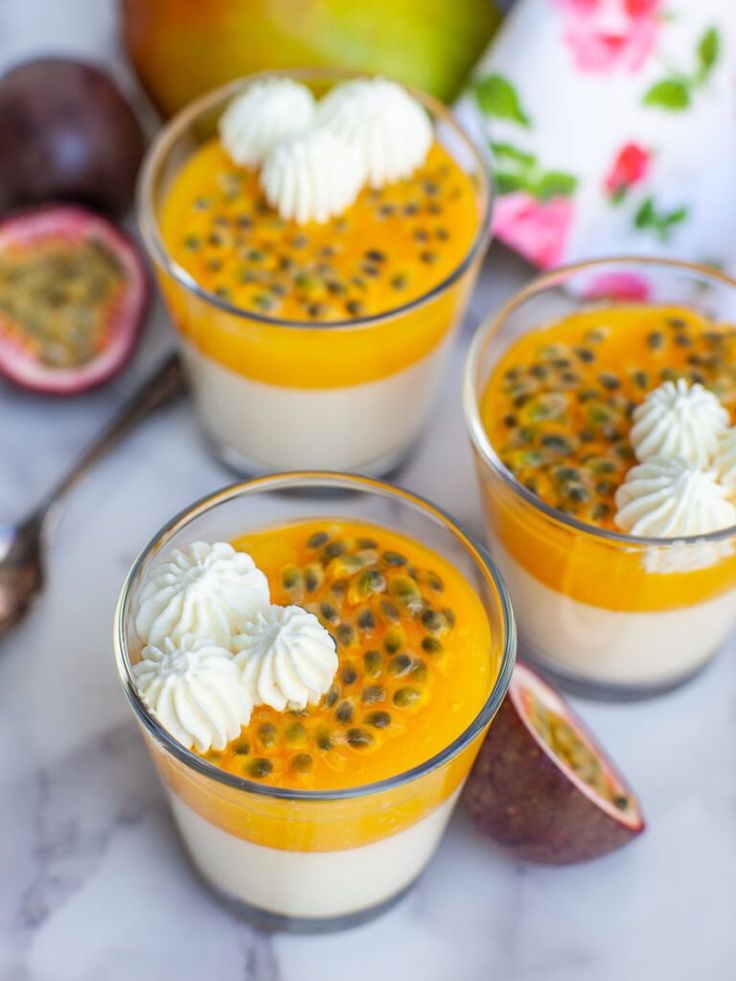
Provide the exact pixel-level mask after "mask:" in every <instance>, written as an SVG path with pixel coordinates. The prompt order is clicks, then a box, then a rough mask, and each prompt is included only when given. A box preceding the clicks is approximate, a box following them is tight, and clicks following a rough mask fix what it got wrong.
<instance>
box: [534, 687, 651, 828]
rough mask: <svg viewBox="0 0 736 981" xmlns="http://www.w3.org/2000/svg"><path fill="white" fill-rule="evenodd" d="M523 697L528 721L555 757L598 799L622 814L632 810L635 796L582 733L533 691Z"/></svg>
mask: <svg viewBox="0 0 736 981" xmlns="http://www.w3.org/2000/svg"><path fill="white" fill-rule="evenodd" d="M523 697H524V703H525V706H526V715H527V719H528V720H529V722H530V723H531V725H532V727H533V728H534V731H535V732H536V733H537V735H538V736H539V737H540V739H541V740H542V741H543V742H544V743H545V745H546V746H548V747H549V749H550V751H551V752H552V754H553V755H554V756H556V757H557V759H558V760H560V761H561V762H562V763H563V764H564V765H565V766H567V767H568V768H569V769H570V770H572V772H573V773H574V774H575V775H576V776H577V777H579V778H580V779H581V780H583V781H584V782H585V783H586V784H588V786H589V787H590V788H591V789H592V790H593V791H595V793H596V795H597V796H598V797H601V798H603V799H604V800H608V801H609V802H610V803H611V804H613V806H614V807H617V808H618V809H619V810H622V811H624V810H626V809H627V808H628V807H630V806H631V803H632V801H631V796H630V795H629V794H628V793H627V792H625V791H624V790H623V789H622V787H621V786H620V784H618V783H617V782H616V781H615V780H614V779H613V777H612V775H611V773H610V772H609V771H608V770H607V769H606V768H605V767H604V765H603V762H602V760H601V758H600V757H599V756H598V754H597V753H596V752H595V751H594V750H593V748H592V747H591V745H590V743H589V742H588V741H587V740H586V739H585V738H584V736H583V735H582V733H581V732H580V731H579V730H577V729H575V728H574V727H573V726H572V725H570V724H569V723H568V722H566V721H565V719H564V718H563V716H562V715H560V714H559V713H557V712H554V711H552V710H551V709H549V708H546V707H545V706H544V705H543V704H542V702H541V701H540V700H539V699H538V698H536V697H535V696H534V694H533V693H532V692H531V691H530V690H526V691H525V692H524V696H523Z"/></svg>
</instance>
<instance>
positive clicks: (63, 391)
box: [0, 205, 148, 395]
mask: <svg viewBox="0 0 736 981" xmlns="http://www.w3.org/2000/svg"><path fill="white" fill-rule="evenodd" d="M147 301H148V281H147V277H146V272H145V267H144V265H143V263H142V261H141V259H140V257H139V255H138V253H137V251H136V249H135V247H134V246H133V243H132V242H130V241H129V240H128V239H127V238H126V237H125V236H124V235H121V234H120V232H118V231H117V229H116V228H114V227H113V226H112V225H111V224H110V222H109V221H106V220H105V219H104V218H101V217H100V216H99V215H95V214H92V212H90V211H86V210H85V209H83V208H78V207H73V206H69V205H58V206H56V207H50V208H39V209H36V210H33V211H29V212H21V213H19V214H17V215H15V216H13V217H12V218H6V219H5V220H4V221H1V222H0V373H1V374H3V375H5V376H6V377H7V378H9V379H10V380H11V381H14V382H15V383H16V384H17V385H19V386H21V387H22V388H27V389H31V390H32V391H36V392H44V393H47V394H50V395H74V394H76V393H78V392H83V391H86V390H87V389H90V388H93V387H95V386H96V385H100V384H101V383H102V382H104V381H106V380H107V379H108V378H110V377H112V376H113V375H115V374H117V372H118V371H120V369H121V368H122V367H123V365H124V364H125V363H126V361H127V360H128V358H129V357H130V356H131V354H132V353H133V350H134V348H135V344H136V341H137V339H138V335H139V333H140V328H141V324H142V322H143V316H144V313H145V310H146V306H147Z"/></svg>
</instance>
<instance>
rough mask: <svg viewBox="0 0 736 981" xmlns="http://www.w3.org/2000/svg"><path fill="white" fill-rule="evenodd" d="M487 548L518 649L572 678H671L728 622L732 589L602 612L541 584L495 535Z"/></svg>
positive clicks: (715, 640)
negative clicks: (514, 623) (507, 601)
mask: <svg viewBox="0 0 736 981" xmlns="http://www.w3.org/2000/svg"><path fill="white" fill-rule="evenodd" d="M491 551H492V553H493V558H494V560H495V561H496V563H497V564H498V567H499V569H500V570H501V573H502V575H503V577H504V579H505V580H506V585H507V586H508V588H509V591H510V593H511V595H512V596H513V598H514V609H515V611H516V615H517V617H518V620H519V622H520V623H522V624H523V638H524V640H523V643H524V645H525V650H526V651H528V652H529V653H530V654H532V655H533V656H534V657H535V658H536V659H537V660H538V661H540V662H541V663H542V664H544V665H546V666H547V667H548V668H552V669H553V670H554V669H557V670H559V671H561V672H564V673H566V674H567V675H568V676H569V678H570V679H572V680H575V679H579V678H588V679H592V680H593V681H596V682H599V683H601V684H605V685H616V686H618V685H632V684H635V685H637V686H638V685H641V686H643V687H658V686H660V685H662V684H669V683H676V682H677V681H679V680H681V679H682V680H684V679H686V678H688V677H689V676H690V675H692V674H693V673H694V672H695V671H697V670H698V669H699V668H701V667H702V666H703V665H704V664H706V663H707V662H708V661H709V660H710V658H711V657H712V656H713V655H714V654H715V653H716V652H717V651H718V650H719V649H720V648H721V647H722V645H723V644H724V642H725V641H726V639H727V638H728V636H729V634H730V632H731V631H732V629H733V626H734V605H735V604H736V591H734V590H727V591H726V592H725V593H723V594H721V595H720V596H715V597H713V598H712V599H708V600H704V601H703V602H702V603H695V604H693V605H690V606H682V607H678V608H676V609H673V610H666V611H652V610H642V611H637V612H634V613H627V612H625V611H620V610H606V609H604V608H602V607H600V606H595V605H593V604H592V603H581V602H579V601H578V600H576V599H573V598H572V597H571V596H566V595H565V594H562V593H560V592H559V591H558V590H553V589H550V588H549V587H548V586H545V585H544V583H542V582H540V580H539V579H537V578H536V577H534V576H532V575H530V574H529V573H528V572H527V571H526V569H525V568H524V566H523V565H521V563H519V562H517V561H515V560H514V559H513V558H512V556H511V555H510V554H509V553H508V552H507V551H506V549H505V548H504V547H503V544H502V543H501V541H500V539H498V538H492V540H491ZM550 624H554V630H553V631H552V630H551V628H550ZM591 651H594V652H595V656H594V657H592V656H591Z"/></svg>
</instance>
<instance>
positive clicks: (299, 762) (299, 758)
mask: <svg viewBox="0 0 736 981" xmlns="http://www.w3.org/2000/svg"><path fill="white" fill-rule="evenodd" d="M291 768H292V770H293V771H294V773H300V774H305V773H311V772H312V770H313V769H314V760H313V759H312V757H311V756H310V755H309V753H298V754H297V755H296V756H295V757H294V758H293V760H292V761H291Z"/></svg>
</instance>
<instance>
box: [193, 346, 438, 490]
mask: <svg viewBox="0 0 736 981" xmlns="http://www.w3.org/2000/svg"><path fill="white" fill-rule="evenodd" d="M183 345H184V355H185V359H186V364H187V368H188V370H189V375H190V377H191V379H192V382H193V391H194V397H195V399H196V402H197V407H198V409H199V412H200V417H201V419H202V424H203V426H204V429H205V431H206V432H207V433H208V434H210V435H211V437H212V438H213V439H215V440H216V441H217V442H218V443H219V444H220V445H221V447H222V450H223V452H224V454H225V456H226V457H227V456H233V455H235V456H236V457H237V456H239V457H240V458H241V459H247V460H248V462H249V464H250V466H251V467H252V468H253V469H255V470H268V469H277V468H279V467H281V466H283V465H284V461H286V460H288V461H289V466H291V467H314V468H317V469H322V470H329V469H332V468H334V467H335V466H337V465H339V466H340V468H341V469H346V470H360V471H361V472H362V473H367V474H377V473H382V472H384V471H385V470H387V469H390V468H391V466H393V464H394V463H397V462H398V461H399V460H400V459H401V457H402V455H403V454H404V452H405V450H406V447H407V446H409V445H411V444H412V443H414V441H415V440H416V439H417V437H418V436H419V434H420V432H421V429H422V426H423V424H424V420H425V419H426V418H427V415H428V414H429V411H430V408H431V406H432V402H433V400H434V397H435V394H436V392H437V387H438V383H439V380H440V376H441V374H442V370H443V367H444V365H445V363H446V361H447V353H448V346H449V341H443V342H442V343H440V344H439V345H438V346H437V347H436V348H435V349H434V350H433V351H431V352H430V353H429V354H426V355H425V356H424V357H423V358H420V359H419V360H418V361H416V362H415V363H414V364H412V365H410V366H409V367H407V368H404V369H403V370H400V371H398V372H396V373H395V374H392V375H388V376H386V377H385V378H381V379H378V380H375V381H366V382H362V383H360V384H355V385H347V386H343V387H340V388H316V389H303V388H298V387H296V386H293V387H292V386H281V385H273V384H270V383H269V382H265V381H256V380H254V379H249V378H247V377H245V376H244V375H241V374H238V373H237V372H234V371H232V370H231V369H230V368H228V367H226V366H225V365H223V364H222V363H220V362H218V361H217V360H215V359H213V358H211V357H209V356H208V355H206V354H202V353H201V352H200V351H199V350H198V349H197V348H196V347H195V346H194V345H193V344H191V343H189V342H188V341H186V340H184V341H183ZM409 393H411V398H408V397H407V396H408V394H409ZM246 420H247V425H246V422H245V421H246ZM251 421H253V424H252V425H251ZM244 435H245V436H247V438H244Z"/></svg>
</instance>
